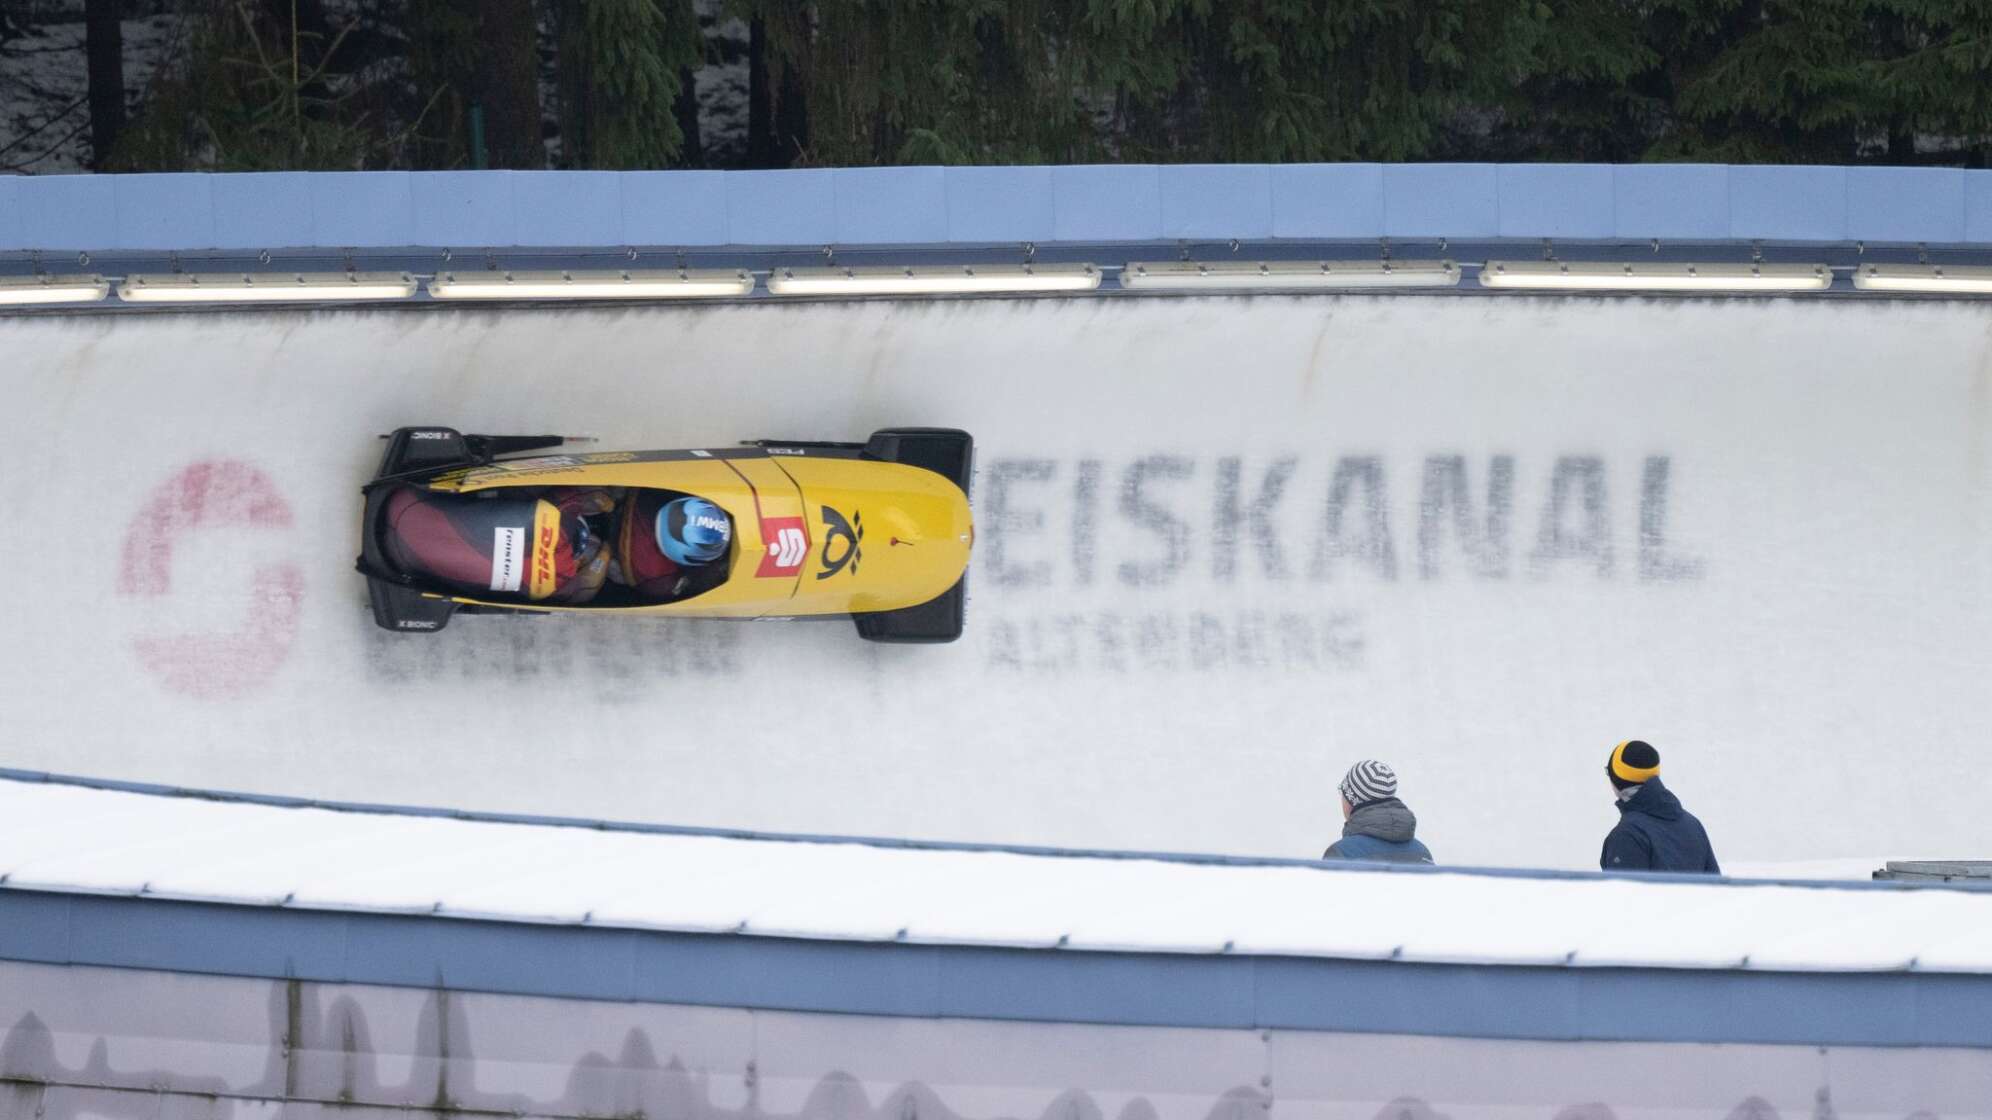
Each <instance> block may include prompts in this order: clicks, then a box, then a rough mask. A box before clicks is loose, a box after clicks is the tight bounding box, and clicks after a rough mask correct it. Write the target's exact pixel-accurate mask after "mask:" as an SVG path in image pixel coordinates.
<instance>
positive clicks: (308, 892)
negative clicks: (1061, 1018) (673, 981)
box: [0, 774, 1992, 973]
mask: <svg viewBox="0 0 1992 1120" xmlns="http://www.w3.org/2000/svg"><path fill="white" fill-rule="evenodd" d="M0 819H3V820H6V821H7V822H8V827H7V828H6V829H5V830H4V831H3V832H0V885H4V886H5V887H7V888H13V889H21V890H38V891H57V892H83V893H98V894H115V895H143V896H146V897H157V898H166V899H181V900H198V901H209V902H223V903H234V904H242V905H250V906H288V907H301V908H311V909H322V910H342V911H367V912H390V913H411V914H424V915H437V916H441V917H447V918H461V919H487V920H500V921H514V922H531V923H552V924H565V925H591V926H597V927H610V928H633V929H651V930H666V931H674V932H692V933H722V934H742V935H760V936H767V937H794V938H818V939H831V940H843V941H879V942H896V943H904V944H923V945H980V946H1010V947H1023V948H1063V949H1075V950H1096V951H1107V952H1159V953H1231V954H1238V955H1268V956H1302V957H1333V958H1343V959H1351V960H1399V961H1410V962H1427V963H1456V964H1500V965H1537V966H1557V967H1638V968H1686V969H1752V970H1767V971H1902V970H1914V971H1921V972H1960V973H1992V891H1987V890H1974V889H1950V888H1942V887H1904V886H1895V885H1893V884H1866V883H1837V884H1798V883H1790V882H1783V883H1779V882H1747V881H1739V880H1693V881H1688V880H1686V879H1685V877H1637V876H1617V877H1607V876H1603V875H1580V874H1571V873H1554V872H1543V873H1517V872H1499V871H1473V870H1451V869H1436V870H1427V869H1416V870H1403V869H1393V868H1386V867H1381V866H1375V865H1372V866H1368V867H1364V866H1362V865H1348V864H1319V863H1312V862H1305V861H1273V860H1266V861H1256V860H1236V859H1232V860H1226V859H1213V858H1200V857H1186V856H1166V855H1140V854H1126V853H1060V852H1050V851H1044V850H1033V849H1002V848H986V847H966V846H950V845H920V844H906V843H900V842H891V841H865V840H835V839H825V838H799V837H786V838H784V837H769V836H753V835H742V834H728V833H720V832H699V831H695V830H679V829H653V828H644V827H643V826H614V825H606V824H583V825H577V824H575V823H571V822H570V823H561V822H553V821H532V820H520V819H505V818H494V817H482V818H479V817H470V816H467V815H462V814H454V815H452V814H439V813H436V812H434V811H419V810H399V811H397V810H392V809H380V808H374V807H369V808H360V807H351V806H348V807H331V806H325V805H320V804H317V803H302V802H299V803H287V802H284V801H282V800H280V799H242V798H236V797H232V796H230V795H205V794H203V795H190V794H186V793H183V792H179V791H168V792H158V791H141V790H138V789H136V788H103V787H101V786H98V785H91V784H78V783H77V782H75V781H72V780H65V779H58V780H53V781H45V780H23V776H22V775H19V774H4V775H0Z"/></svg>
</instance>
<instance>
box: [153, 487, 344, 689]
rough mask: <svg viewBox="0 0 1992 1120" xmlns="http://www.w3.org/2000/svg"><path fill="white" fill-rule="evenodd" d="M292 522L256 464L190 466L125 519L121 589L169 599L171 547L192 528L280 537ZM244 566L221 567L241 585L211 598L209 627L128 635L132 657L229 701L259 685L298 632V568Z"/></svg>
mask: <svg viewBox="0 0 1992 1120" xmlns="http://www.w3.org/2000/svg"><path fill="white" fill-rule="evenodd" d="M292 524H293V521H292V517H291V510H290V504H289V503H287V502H286V501H284V497H283V495H282V494H281V493H279V492H278V491H277V488H276V487H275V486H274V485H272V484H271V482H270V479H269V477H268V476H267V475H265V474H264V473H263V472H262V471H260V470H258V469H257V468H255V467H253V466H250V465H249V464H247V463H243V462H239V461H236V460H232V459H209V460H203V461H201V462H197V463H193V464H190V465H189V466H187V467H186V468H184V469H182V470H181V471H180V472H179V473H177V474H175V475H174V476H173V477H171V478H169V479H167V480H166V481H165V482H164V483H162V484H161V485H160V486H159V487H158V488H157V489H155V490H153V491H152V493H151V494H150V495H148V496H147V498H146V500H145V504H144V505H143V506H142V507H141V508H140V509H139V511H138V513H137V515H136V516H134V517H133V518H132V522H131V527H130V528H129V529H127V530H126V532H125V538H124V546H123V549H122V551H121V553H120V555H119V564H118V591H119V593H120V594H123V595H127V596H131V597H134V598H138V599H152V600H162V601H163V600H170V598H171V596H172V595H173V590H174V589H173V559H174V552H175V550H176V548H179V547H181V546H183V545H185V544H186V543H187V542H188V541H189V540H190V539H193V538H194V537H195V535H196V534H200V533H204V532H212V531H216V530H238V531H239V530H243V529H248V530H252V531H256V532H264V531H267V532H272V533H283V532H288V531H289V530H290V528H291V527H292ZM244 564H245V567H244V569H243V570H242V571H239V572H234V571H227V572H222V573H220V574H221V575H222V576H223V578H225V579H229V580H233V581H235V582H236V583H238V584H239V586H240V598H239V599H236V600H234V601H233V602H230V603H226V604H220V603H218V604H216V609H214V610H213V611H212V612H211V613H212V615H213V617H214V623H215V624H214V626H213V627H211V628H210V627H205V626H199V625H196V626H191V627H186V628H185V629H179V630H167V631H163V632H143V633H140V634H138V635H136V636H134V637H133V639H132V650H133V652H134V653H136V654H137V656H138V660H139V662H140V663H141V664H143V665H144V666H145V667H146V669H148V670H149V671H150V672H151V673H152V675H153V676H154V677H156V678H157V679H158V680H159V681H160V683H161V684H164V685H165V686H166V687H167V688H170V689H172V690H173V691H175V692H180V693H184V694H186V695H189V696H196V697H201V698H203V699H216V700H221V699H230V698H233V697H237V696H241V695H243V694H245V693H247V692H251V691H253V690H254V689H256V688H258V687H260V686H261V685H263V684H264V683H266V682H267V681H269V680H270V678H271V677H273V676H275V675H276V673H277V671H278V670H279V669H280V668H282V666H283V663H284V659H285V657H287V656H288V655H289V653H290V648H291V645H292V643H293V642H294V641H295V639H296V638H297V626H298V617H299V614H300V607H301V603H302V600H303V597H304V573H303V572H302V570H301V569H299V567H298V566H297V564H296V563H294V562H292V561H289V560H282V559H269V558H267V557H263V558H259V557H248V558H246V559H245V561H244ZM141 619H142V615H141ZM141 625H143V622H142V621H141ZM182 625H184V624H182Z"/></svg>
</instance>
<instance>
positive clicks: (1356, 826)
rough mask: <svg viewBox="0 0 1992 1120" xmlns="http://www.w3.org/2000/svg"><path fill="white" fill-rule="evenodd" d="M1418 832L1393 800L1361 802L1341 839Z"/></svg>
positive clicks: (1396, 838)
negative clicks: (1343, 837)
mask: <svg viewBox="0 0 1992 1120" xmlns="http://www.w3.org/2000/svg"><path fill="white" fill-rule="evenodd" d="M1679 807H1680V806H1679V804H1678V803H1676V805H1675V808H1676V809H1678V808H1679ZM1417 833H1418V818H1417V817H1416V816H1414V815H1413V814H1412V812H1411V810H1409V809H1407V808H1405V807H1404V802H1402V801H1399V800H1397V799H1396V798H1395V797H1386V798H1384V799H1383V800H1381V801H1368V802H1364V803H1363V804H1361V805H1358V806H1356V810H1355V812H1353V813H1350V814H1349V819H1348V820H1346V821H1343V822H1342V835H1344V836H1373V837H1375V838H1376V839H1378V840H1382V841H1384V842H1386V843H1390V844H1402V843H1404V842H1405V841H1406V840H1409V839H1411V838H1412V837H1413V836H1415V835H1417Z"/></svg>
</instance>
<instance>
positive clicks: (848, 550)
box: [816, 506, 865, 579]
mask: <svg viewBox="0 0 1992 1120" xmlns="http://www.w3.org/2000/svg"><path fill="white" fill-rule="evenodd" d="M864 539H865V515H864V513H863V511H859V512H857V513H853V514H852V515H851V519H850V520H849V521H846V520H844V515H843V514H841V513H838V512H837V511H836V510H834V509H831V508H830V507H829V506H824V507H823V553H822V555H821V557H819V559H820V560H821V561H822V564H823V570H822V571H820V572H818V573H816V578H817V579H829V578H830V577H831V576H834V575H836V574H837V573H838V572H841V571H843V570H844V569H846V568H849V569H850V570H851V574H852V575H856V574H858V560H859V559H860V558H861V554H860V553H859V551H858V544H859V542H860V541H863V540H864ZM839 543H841V544H842V545H843V551H841V552H838V551H836V549H837V547H838V545H839ZM833 555H834V556H835V559H832V556H833Z"/></svg>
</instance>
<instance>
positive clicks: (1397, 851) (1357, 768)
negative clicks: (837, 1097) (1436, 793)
mask: <svg viewBox="0 0 1992 1120" xmlns="http://www.w3.org/2000/svg"><path fill="white" fill-rule="evenodd" d="M1339 788H1340V790H1341V793H1342V838H1341V839H1340V840H1337V841H1335V842H1334V843H1333V844H1330V845H1328V850H1327V851H1325V852H1322V853H1321V858H1322V859H1361V860H1379V861H1382V862H1384V863H1430V862H1432V853H1431V852H1430V851H1428V850H1426V848H1425V845H1423V844H1420V843H1419V842H1418V840H1417V838H1416V834H1417V831H1418V818H1417V817H1415V816H1413V815H1412V814H1411V810H1409V809H1407V808H1405V807H1404V802H1402V801H1399V800H1398V799H1397V772H1396V771H1394V770H1392V769H1391V768H1390V767H1388V766H1386V765H1384V764H1383V763H1381V762H1378V761H1376V760H1375V759H1365V760H1363V761H1361V762H1358V763H1356V764H1355V765H1354V766H1351V767H1349V772H1348V774H1347V775H1345V776H1344V777H1343V778H1342V784H1341V786H1340V787H1339Z"/></svg>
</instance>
